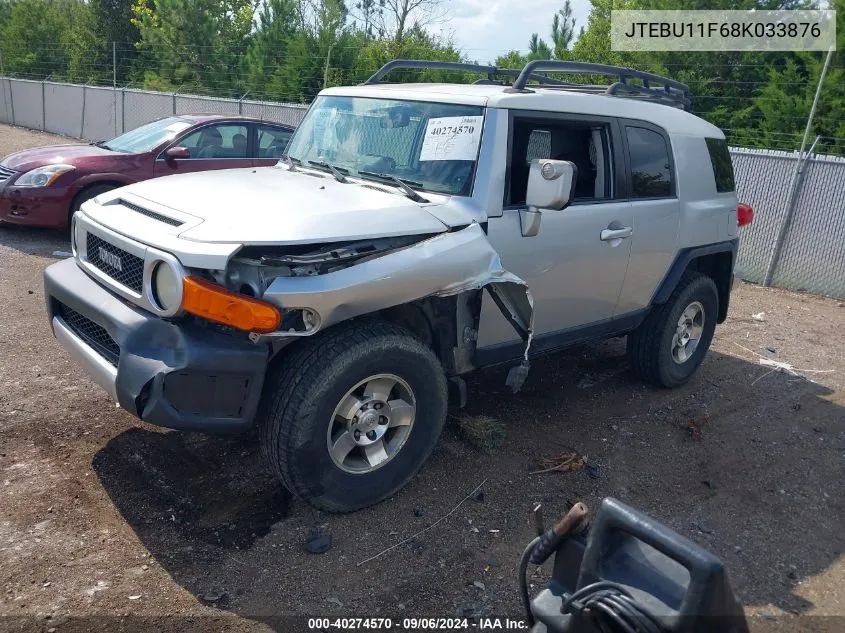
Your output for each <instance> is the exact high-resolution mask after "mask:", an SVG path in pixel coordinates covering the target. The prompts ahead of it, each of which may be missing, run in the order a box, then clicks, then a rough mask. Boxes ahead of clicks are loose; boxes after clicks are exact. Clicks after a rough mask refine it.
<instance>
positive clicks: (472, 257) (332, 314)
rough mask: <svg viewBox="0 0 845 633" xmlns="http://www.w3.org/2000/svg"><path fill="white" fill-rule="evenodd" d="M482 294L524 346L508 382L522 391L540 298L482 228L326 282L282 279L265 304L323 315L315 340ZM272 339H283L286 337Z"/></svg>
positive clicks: (433, 240) (268, 292) (270, 289)
mask: <svg viewBox="0 0 845 633" xmlns="http://www.w3.org/2000/svg"><path fill="white" fill-rule="evenodd" d="M482 288H484V289H486V290H487V291H488V292H490V294H491V296H492V297H493V299H494V301H495V302H496V305H497V306H499V309H500V310H502V313H503V314H504V315H505V318H507V319H508V321H509V322H510V323H511V324H513V326H514V328H515V329H516V331H517V332H518V333H519V334H520V336H522V338H523V340H524V341H525V354H524V358H523V362H522V364H521V365H520V366H519V367H518V368H515V371H512V372H511V374H510V375H509V378H508V385H509V386H510V387H511V388H512V389H514V391H516V390H518V389H519V387H520V386H521V384H522V382H523V381H524V379H525V376H526V375H527V370H528V350H529V348H530V346H531V340H532V336H533V331H534V306H533V299H532V297H531V293H530V291H529V289H528V286H527V284H526V283H525V282H524V281H523V280H522V279H520V278H519V277H517V276H516V275H514V274H512V273H510V272H508V271H506V270H505V269H504V268H503V267H502V262H501V260H500V259H499V255H498V253H497V252H496V251H495V249H494V248H493V247H492V245H491V244H490V242H489V241H488V240H487V235H486V234H485V232H484V230H483V229H482V228H481V226H480V225H479V224H477V223H473V224H470V225H469V226H467V227H466V228H464V229H460V230H457V231H453V232H450V233H443V234H440V235H436V236H434V237H432V238H429V239H426V240H423V241H421V242H419V243H417V244H414V245H412V246H408V247H407V248H403V249H400V250H398V251H394V252H391V253H389V254H386V255H384V256H382V257H377V258H373V259H369V260H367V261H364V262H362V263H360V264H357V265H353V266H350V267H348V268H344V269H342V270H338V271H334V272H331V273H328V274H325V275H316V276H307V277H277V278H276V279H275V280H273V281H272V282H271V284H270V285H269V287H268V288H267V289H266V291H265V292H264V297H263V298H264V300H265V301H270V302H272V303H274V304H276V305H279V306H280V307H282V308H284V309H308V310H311V311H312V312H313V313H316V315H317V318H318V321H319V323H318V327H317V328H314V329H313V330H312V332H311V333H313V332H316V331H318V329H322V328H325V327H328V326H330V325H333V324H335V323H339V322H341V321H345V320H347V319H351V318H354V317H357V316H361V315H364V314H371V313H373V312H377V311H379V310H384V309H387V308H392V307H394V306H398V305H402V304H405V303H409V302H412V301H416V300H419V299H423V298H426V297H435V296H436V297H448V296H453V295H458V294H461V293H464V292H468V291H472V290H479V289H482ZM268 336H270V337H284V336H286V333H285V332H281V331H280V332H278V333H275V334H272V335H268ZM256 338H265V337H256Z"/></svg>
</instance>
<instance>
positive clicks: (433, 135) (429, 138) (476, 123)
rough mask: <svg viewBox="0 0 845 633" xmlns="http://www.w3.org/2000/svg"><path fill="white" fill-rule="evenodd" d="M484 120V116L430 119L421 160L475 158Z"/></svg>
mask: <svg viewBox="0 0 845 633" xmlns="http://www.w3.org/2000/svg"><path fill="white" fill-rule="evenodd" d="M483 122H484V117H483V116H447V117H440V118H436V119H429V120H428V127H427V128H426V130H425V138H423V145H422V151H421V152H420V160H475V159H476V157H477V156H478V144H479V143H480V142H481V125H482V123H483Z"/></svg>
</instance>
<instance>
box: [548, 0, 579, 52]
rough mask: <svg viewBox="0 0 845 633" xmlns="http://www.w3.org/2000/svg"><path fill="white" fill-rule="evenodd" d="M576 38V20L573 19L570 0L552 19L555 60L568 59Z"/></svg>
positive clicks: (567, 0)
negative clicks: (570, 48) (571, 45)
mask: <svg viewBox="0 0 845 633" xmlns="http://www.w3.org/2000/svg"><path fill="white" fill-rule="evenodd" d="M574 36H575V18H574V17H572V4H571V3H570V0H566V2H564V3H563V8H562V9H560V10H559V11H558V12H557V13H555V16H554V18H553V19H552V42H553V44H554V57H555V59H566V57H567V56H568V54H569V46H570V44H572V40H573V38H574Z"/></svg>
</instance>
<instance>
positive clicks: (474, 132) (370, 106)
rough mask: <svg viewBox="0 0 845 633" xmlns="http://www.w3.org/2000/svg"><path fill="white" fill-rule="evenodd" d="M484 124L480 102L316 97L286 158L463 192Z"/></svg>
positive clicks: (439, 190)
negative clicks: (467, 103) (461, 102)
mask: <svg viewBox="0 0 845 633" xmlns="http://www.w3.org/2000/svg"><path fill="white" fill-rule="evenodd" d="M483 122H484V116H483V111H482V108H481V107H480V106H466V105H455V104H448V103H423V102H419V101H397V100H392V99H370V98H366V97H335V96H323V97H317V99H316V100H315V101H314V105H313V106H312V107H311V109H310V110H309V111H308V114H307V115H306V116H305V118H304V119H303V121H302V123H301V124H300V125H299V127H298V128H297V131H296V134H295V135H294V137H293V139H292V140H291V143H290V145H289V146H288V156H290V158H292V159H294V160H297V161H301V162H302V164H304V165H308V163H309V162H311V163H312V166H315V167H319V166H321V165H322V166H327V165H331V167H333V168H335V169H336V170H338V171H340V172H342V173H343V174H344V175H349V176H360V177H362V178H380V179H382V180H384V181H386V182H390V177H391V176H392V177H394V178H398V179H400V180H401V181H402V182H403V183H405V184H406V185H407V186H409V187H411V188H413V189H419V190H422V191H432V192H436V193H445V194H452V195H458V196H468V195H470V194H471V193H472V181H473V177H474V173H475V162H476V159H477V158H478V148H479V144H480V142H481V128H482V124H483Z"/></svg>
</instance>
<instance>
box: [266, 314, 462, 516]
mask: <svg viewBox="0 0 845 633" xmlns="http://www.w3.org/2000/svg"><path fill="white" fill-rule="evenodd" d="M446 405H447V387H446V379H445V376H444V374H443V369H442V366H441V365H440V362H439V360H438V359H437V357H436V356H435V355H434V353H433V352H432V351H431V349H429V348H428V347H426V346H425V345H424V344H423V343H422V342H421V341H419V340H418V339H417V338H415V337H414V336H413V335H412V334H411V333H410V332H408V331H407V330H405V329H404V328H402V327H400V326H397V325H394V324H391V323H385V322H379V321H369V322H361V323H354V322H352V323H348V324H343V325H340V326H337V327H335V328H332V329H331V330H328V331H326V332H324V333H322V334H319V335H317V336H316V337H315V338H314V339H313V340H308V341H303V342H301V343H300V344H299V347H298V349H296V350H295V351H293V352H292V353H291V354H290V355H288V356H286V357H284V358H283V359H281V361H280V363H279V367H278V369H277V370H276V371H274V372H272V373H271V374H270V375H269V376H268V380H267V384H265V387H264V396H263V400H262V405H261V409H260V411H259V417H258V423H259V426H260V429H261V443H262V451H263V452H264V454H265V456H266V458H267V460H268V462H269V464H270V466H271V468H272V469H273V471H274V472H275V473H276V474H277V475H278V476H279V478H280V479H281V480H282V482H283V483H284V484H285V486H286V487H287V488H288V489H289V490H291V492H293V493H295V494H296V495H297V496H299V497H300V498H302V499H303V500H304V501H306V502H307V503H309V504H311V505H312V506H314V507H316V508H319V509H321V510H326V511H328V512H351V511H353V510H358V509H360V508H364V507H366V506H369V505H372V504H375V503H378V502H379V501H382V500H384V499H386V498H387V497H389V496H391V495H393V494H394V493H396V492H397V491H398V490H399V489H400V488H402V487H403V486H404V485H405V484H406V483H407V482H408V481H409V480H410V479H411V478H412V477H413V476H414V475H415V474H416V472H417V471H418V470H419V469H420V467H421V466H422V465H423V463H424V462H425V461H426V459H427V458H428V456H429V455H430V453H431V451H432V449H433V448H434V446H435V444H436V443H437V439H438V438H439V436H440V432H441V430H442V429H443V424H444V422H445V419H446Z"/></svg>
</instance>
